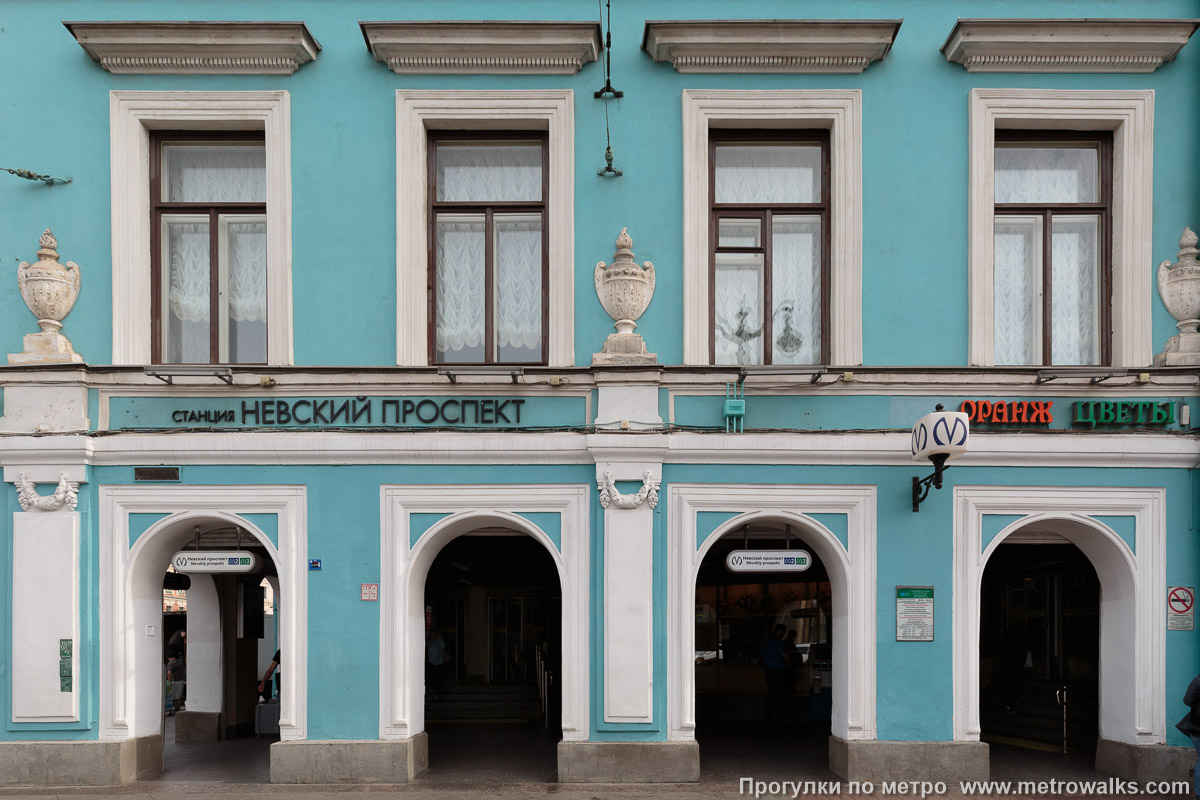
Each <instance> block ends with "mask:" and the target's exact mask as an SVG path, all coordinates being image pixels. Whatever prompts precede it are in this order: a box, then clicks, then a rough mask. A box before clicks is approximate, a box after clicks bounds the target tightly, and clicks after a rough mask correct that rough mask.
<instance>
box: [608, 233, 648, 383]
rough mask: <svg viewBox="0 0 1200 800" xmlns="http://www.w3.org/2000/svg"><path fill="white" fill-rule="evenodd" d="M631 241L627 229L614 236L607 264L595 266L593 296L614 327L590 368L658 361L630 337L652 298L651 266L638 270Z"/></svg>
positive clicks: (637, 339) (636, 338) (635, 336)
mask: <svg viewBox="0 0 1200 800" xmlns="http://www.w3.org/2000/svg"><path fill="white" fill-rule="evenodd" d="M632 247H633V239H632V238H630V236H629V229H628V228H621V233H620V235H619V236H617V252H616V253H614V254H613V261H612V263H611V264H605V263H604V262H603V261H601V262H599V263H598V264H596V294H597V295H598V296H599V297H600V305H602V306H604V310H605V311H607V312H608V315H609V316H610V317H612V318H613V320H614V322H615V323H616V329H617V332H616V333H611V334H609V335H608V338H607V339H605V340H604V347H603V348H602V349H601V350H600V352H599V353H596V354H595V355H593V356H592V364H593V365H594V366H603V365H610V364H654V363H657V360H658V357H657V356H656V355H655V354H654V353H647V352H646V343H645V342H644V341H642V337H641V335H640V334H637V333H634V332H633V329H634V328H636V327H637V322H636V320H637V318H638V317H640V316H641V315H642V314H643V313H644V312H645V311H646V307H647V306H649V305H650V300H651V298H653V297H654V265H653V264H651V263H650V262H649V261H647V262H646V263H645V264H643V265H642V266H638V264H637V262H635V261H634V260H633V250H632V249H631V248H632Z"/></svg>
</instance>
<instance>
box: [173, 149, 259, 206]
mask: <svg viewBox="0 0 1200 800" xmlns="http://www.w3.org/2000/svg"><path fill="white" fill-rule="evenodd" d="M162 161H163V176H164V180H165V181H166V186H165V187H163V188H164V191H163V193H162V194H163V198H164V199H165V200H167V201H169V202H172V203H265V202H267V154H266V150H265V148H264V147H263V146H262V145H261V144H257V145H256V144H236V145H170V144H165V145H163V149H162Z"/></svg>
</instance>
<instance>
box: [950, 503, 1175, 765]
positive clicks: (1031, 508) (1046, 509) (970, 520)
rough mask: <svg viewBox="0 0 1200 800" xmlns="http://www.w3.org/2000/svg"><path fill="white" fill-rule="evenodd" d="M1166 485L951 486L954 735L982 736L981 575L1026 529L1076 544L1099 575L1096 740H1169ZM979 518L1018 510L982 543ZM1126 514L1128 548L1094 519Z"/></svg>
mask: <svg viewBox="0 0 1200 800" xmlns="http://www.w3.org/2000/svg"><path fill="white" fill-rule="evenodd" d="M1165 503H1166V490H1165V489H1160V488H1151V489H1126V488H1114V487H1066V488H1059V487H1045V486H1031V487H978V486H959V487H955V490H954V526H955V531H954V595H953V604H954V643H955V648H954V668H953V671H954V738H955V740H957V741H979V736H980V724H979V627H980V605H981V590H982V584H983V572H984V569H985V568H986V567H987V562H988V559H989V558H990V557H991V555H992V553H994V552H995V550H996V548H997V547H999V546H1000V544H1002V543H1003V542H1004V541H1005V540H1006V539H1008V538H1009V537H1010V536H1012V534H1014V533H1016V532H1018V531H1020V530H1022V529H1026V528H1029V527H1031V526H1032V527H1034V528H1036V529H1037V530H1039V531H1049V532H1053V533H1056V534H1058V535H1059V536H1062V537H1063V538H1065V539H1067V540H1068V541H1070V542H1071V543H1072V544H1074V545H1075V546H1076V547H1078V548H1079V549H1080V550H1081V551H1082V552H1083V554H1084V555H1085V556H1087V558H1088V560H1089V561H1090V562H1091V564H1092V566H1093V567H1094V568H1095V570H1096V575H1097V577H1098V578H1099V579H1100V738H1101V739H1105V740H1109V741H1114V742H1123V743H1126V744H1133V745H1147V744H1161V743H1163V742H1165V741H1166V712H1165V703H1166V634H1165V626H1164V625H1163V623H1162V609H1161V601H1162V598H1163V597H1165V596H1166V561H1165V556H1166V515H1165ZM985 514H1003V515H1017V516H1020V517H1021V519H1019V520H1017V521H1016V522H1013V523H1011V524H1010V525H1008V526H1006V527H1005V528H1004V529H1003V530H1002V531H1000V533H998V534H997V535H996V536H995V537H994V538H993V539H992V540H991V541H990V542H988V543H987V545H986V546H984V544H983V517H984V515H985ZM1091 515H1098V516H1132V517H1134V521H1135V526H1136V527H1135V530H1136V534H1135V537H1136V538H1135V542H1134V547H1133V548H1131V547H1130V546H1129V544H1128V543H1126V542H1125V541H1124V540H1123V539H1122V538H1121V537H1120V536H1119V535H1118V534H1117V533H1116V532H1115V531H1113V530H1112V529H1111V528H1109V527H1108V526H1107V525H1104V524H1103V523H1102V522H1100V521H1098V520H1096V519H1093V518H1092V516H1091Z"/></svg>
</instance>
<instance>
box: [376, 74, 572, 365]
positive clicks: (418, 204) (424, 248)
mask: <svg viewBox="0 0 1200 800" xmlns="http://www.w3.org/2000/svg"><path fill="white" fill-rule="evenodd" d="M440 130H482V131H488V130H492V131H512V130H544V131H548V132H549V145H548V147H549V154H548V161H549V168H550V176H549V187H550V189H549V197H547V198H546V217H547V224H548V225H549V226H550V227H549V241H550V248H549V250H550V251H549V262H550V278H549V281H548V285H547V287H546V292H547V293H548V294H547V302H548V303H549V304H550V325H549V330H547V331H544V332H543V333H544V335H545V336H547V337H548V340H547V344H548V348H547V364H548V366H552V367H570V366H574V364H575V279H574V267H575V105H574V93H573V92H572V91H571V90H570V89H547V90H534V91H494V90H491V91H489V90H467V91H442V90H428V89H398V90H397V91H396V364H397V365H399V366H402V367H423V366H427V365H428V364H429V363H430V361H429V294H428V290H429V254H428V241H429V202H428V200H429V176H428V163H429V162H428V155H429V131H440Z"/></svg>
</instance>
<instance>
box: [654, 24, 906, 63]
mask: <svg viewBox="0 0 1200 800" xmlns="http://www.w3.org/2000/svg"><path fill="white" fill-rule="evenodd" d="M900 23H901V20H898V19H856V20H844V19H750V20H728V19H704V20H686V19H685V20H647V21H646V29H645V32H644V33H643V35H642V49H643V50H645V51H646V52H647V53H648V54H649V55H650V57H651V58H653V59H654V60H655V61H670V62H671V66H673V67H675V71H676V72H709V73H712V72H759V73H762V72H787V73H833V72H852V73H853V72H862V71H863V70H865V69H866V68H867V67H868V66H870V64H871V62H872V61H879V60H881V59H882V58H883V57H884V56H885V55H886V54H887V51H888V50H889V49H891V46H892V42H894V41H895V40H896V33H897V32H898V31H899V30H900Z"/></svg>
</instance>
